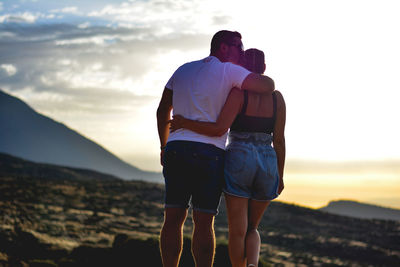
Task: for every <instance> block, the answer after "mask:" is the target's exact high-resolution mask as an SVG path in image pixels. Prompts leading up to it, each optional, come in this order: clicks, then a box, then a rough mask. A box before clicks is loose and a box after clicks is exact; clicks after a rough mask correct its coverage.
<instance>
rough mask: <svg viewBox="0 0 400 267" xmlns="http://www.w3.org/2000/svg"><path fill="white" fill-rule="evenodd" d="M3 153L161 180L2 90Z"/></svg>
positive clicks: (0, 144)
mask: <svg viewBox="0 0 400 267" xmlns="http://www.w3.org/2000/svg"><path fill="white" fill-rule="evenodd" d="M0 152H3V153H7V154H11V155H15V156H17V157H21V158H24V159H27V160H31V161H34V162H42V163H51V164H56V165H63V166H69V167H76V168H84V169H91V170H96V171H99V172H103V173H107V174H111V175H115V176H117V177H120V178H123V179H134V180H146V181H158V182H160V181H161V173H156V172H146V171H142V170H140V169H138V168H136V167H134V166H132V165H130V164H128V163H126V162H124V161H122V160H121V159H119V158H118V157H117V156H115V155H114V154H112V153H111V152H109V151H107V150H106V149H105V148H103V147H102V146H100V145H99V144H97V143H95V142H93V141H92V140H90V139H88V138H85V137H84V136H82V135H80V134H79V133H78V132H76V131H74V130H72V129H70V128H68V127H67V126H66V125H64V124H62V123H59V122H57V121H54V120H52V119H51V118H49V117H46V116H44V115H41V114H39V113H37V112H36V111H35V110H33V109H32V108H31V107H29V106H28V105H27V104H26V103H24V102H23V101H21V100H20V99H18V98H16V97H13V96H11V95H9V94H6V93H5V92H3V91H1V90H0Z"/></svg>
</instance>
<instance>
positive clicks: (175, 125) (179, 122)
mask: <svg viewBox="0 0 400 267" xmlns="http://www.w3.org/2000/svg"><path fill="white" fill-rule="evenodd" d="M185 122H186V119H185V118H184V117H183V116H181V115H174V116H172V120H170V121H169V123H170V125H169V129H170V130H171V132H175V131H176V130H178V129H181V128H184V125H185Z"/></svg>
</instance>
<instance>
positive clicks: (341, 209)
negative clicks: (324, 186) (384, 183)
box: [320, 200, 400, 221]
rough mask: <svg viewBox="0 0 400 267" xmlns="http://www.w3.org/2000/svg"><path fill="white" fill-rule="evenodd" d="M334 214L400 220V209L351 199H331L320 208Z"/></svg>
mask: <svg viewBox="0 0 400 267" xmlns="http://www.w3.org/2000/svg"><path fill="white" fill-rule="evenodd" d="M320 210H322V211H326V212H329V213H333V214H338V215H344V216H350V217H355V218H362V219H382V220H395V221H400V210H397V209H391V208H384V207H380V206H376V205H372V204H365V203H360V202H356V201H351V200H337V201H331V202H329V204H328V205H327V206H326V207H323V208H320Z"/></svg>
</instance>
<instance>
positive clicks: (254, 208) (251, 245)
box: [245, 200, 270, 266]
mask: <svg viewBox="0 0 400 267" xmlns="http://www.w3.org/2000/svg"><path fill="white" fill-rule="evenodd" d="M269 203H270V201H256V200H250V201H249V204H248V205H249V215H248V216H249V217H248V229H247V235H246V241H245V244H246V245H245V247H246V254H245V257H246V258H247V266H248V265H250V266H258V259H259V257H260V246H261V239H260V234H259V233H258V231H257V228H258V225H259V224H260V221H261V218H262V216H263V214H264V211H265V209H266V208H267V207H268V205H269ZM251 264H253V265H251Z"/></svg>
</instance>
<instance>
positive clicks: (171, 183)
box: [163, 141, 225, 214]
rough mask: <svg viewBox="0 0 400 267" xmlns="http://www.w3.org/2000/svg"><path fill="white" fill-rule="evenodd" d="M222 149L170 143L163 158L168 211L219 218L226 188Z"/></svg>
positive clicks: (188, 143)
mask: <svg viewBox="0 0 400 267" xmlns="http://www.w3.org/2000/svg"><path fill="white" fill-rule="evenodd" d="M224 155H225V151H224V150H223V149H220V148H217V147H216V146H214V145H211V144H205V143H199V142H192V141H171V142H168V143H167V146H166V148H165V152H164V158H163V161H164V162H163V164H164V168H163V174H164V179H165V207H167V208H168V207H171V208H188V207H189V203H190V202H191V204H192V208H193V209H194V210H198V211H202V212H206V213H212V214H217V213H218V206H219V203H220V197H221V193H222V187H223V184H224Z"/></svg>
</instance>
